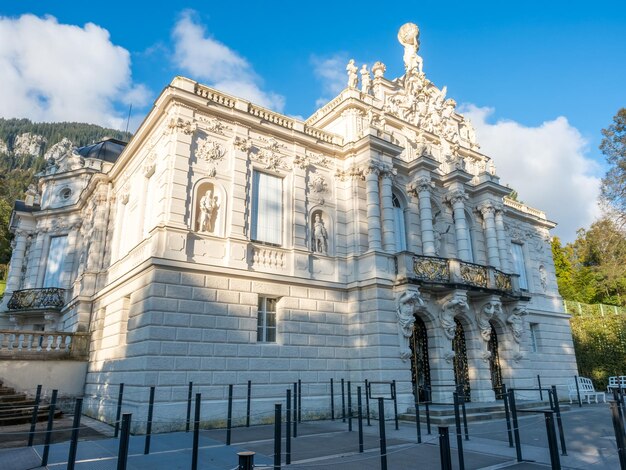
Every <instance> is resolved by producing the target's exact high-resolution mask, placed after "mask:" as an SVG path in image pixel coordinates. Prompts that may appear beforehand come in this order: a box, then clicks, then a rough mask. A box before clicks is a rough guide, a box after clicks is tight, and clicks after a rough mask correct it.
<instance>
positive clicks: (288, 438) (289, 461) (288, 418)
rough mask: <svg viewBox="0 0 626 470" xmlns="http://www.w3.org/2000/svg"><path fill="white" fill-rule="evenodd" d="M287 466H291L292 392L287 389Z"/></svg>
mask: <svg viewBox="0 0 626 470" xmlns="http://www.w3.org/2000/svg"><path fill="white" fill-rule="evenodd" d="M285 464H286V465H289V464H291V390H289V389H287V420H286V422H285Z"/></svg>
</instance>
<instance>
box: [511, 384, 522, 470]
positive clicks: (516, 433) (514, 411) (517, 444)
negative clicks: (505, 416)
mask: <svg viewBox="0 0 626 470" xmlns="http://www.w3.org/2000/svg"><path fill="white" fill-rule="evenodd" d="M509 406H510V407H511V417H512V418H513V436H514V437H515V454H516V456H517V461H518V462H521V461H522V445H521V443H520V439H519V424H518V422H517V408H516V407H515V390H514V389H511V390H509Z"/></svg>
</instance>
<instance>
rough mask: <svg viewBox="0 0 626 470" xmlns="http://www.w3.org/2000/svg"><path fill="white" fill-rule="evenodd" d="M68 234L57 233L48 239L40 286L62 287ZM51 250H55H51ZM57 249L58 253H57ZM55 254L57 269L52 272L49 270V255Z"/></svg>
mask: <svg viewBox="0 0 626 470" xmlns="http://www.w3.org/2000/svg"><path fill="white" fill-rule="evenodd" d="M57 240H58V241H59V242H60V243H61V245H60V246H59V247H57V246H56V243H57ZM68 243H69V239H68V235H67V234H59V235H53V236H51V237H50V238H49V239H48V252H47V254H46V258H45V260H46V263H45V265H44V272H43V279H42V281H41V287H42V288H46V287H57V288H63V287H65V286H64V281H66V279H65V263H66V261H67V256H68ZM53 250H55V251H54V252H53ZM57 250H58V253H57ZM53 254H54V255H57V258H58V259H56V260H54V261H55V262H58V266H57V269H56V270H55V271H54V272H51V271H50V270H49V268H50V266H51V263H50V255H53Z"/></svg>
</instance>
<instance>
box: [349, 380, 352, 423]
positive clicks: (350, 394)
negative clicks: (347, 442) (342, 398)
mask: <svg viewBox="0 0 626 470" xmlns="http://www.w3.org/2000/svg"><path fill="white" fill-rule="evenodd" d="M348 431H349V432H352V386H351V384H350V381H349V380H348Z"/></svg>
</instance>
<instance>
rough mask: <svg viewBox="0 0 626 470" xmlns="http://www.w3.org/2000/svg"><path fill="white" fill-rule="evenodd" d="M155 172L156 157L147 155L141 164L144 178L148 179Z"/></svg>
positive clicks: (152, 154)
mask: <svg viewBox="0 0 626 470" xmlns="http://www.w3.org/2000/svg"><path fill="white" fill-rule="evenodd" d="M155 170H156V155H155V154H154V153H152V152H150V153H149V154H148V156H147V157H146V159H145V161H144V162H143V166H142V171H143V175H144V176H145V177H146V178H150V177H151V176H152V175H153V174H154V172H155Z"/></svg>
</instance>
